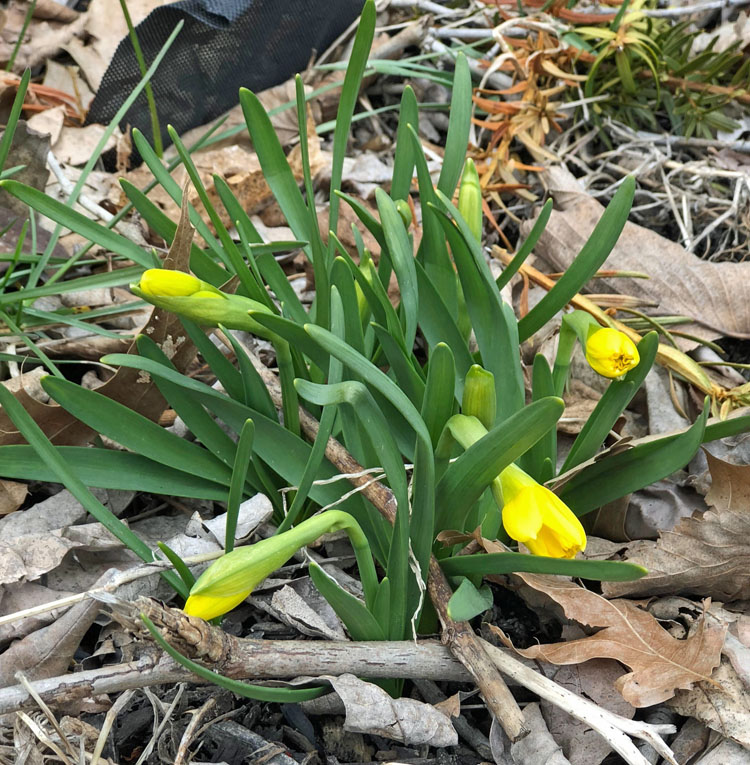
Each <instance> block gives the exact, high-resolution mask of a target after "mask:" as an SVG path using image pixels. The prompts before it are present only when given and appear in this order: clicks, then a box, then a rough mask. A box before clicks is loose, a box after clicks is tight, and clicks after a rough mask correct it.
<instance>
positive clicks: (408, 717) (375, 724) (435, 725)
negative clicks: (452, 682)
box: [322, 674, 458, 747]
mask: <svg viewBox="0 0 750 765" xmlns="http://www.w3.org/2000/svg"><path fill="white" fill-rule="evenodd" d="M322 679H324V680H327V681H328V682H329V683H330V684H331V685H332V686H333V688H334V690H335V691H336V693H338V695H339V696H340V697H341V700H342V701H343V702H344V707H345V708H346V720H345V721H344V728H345V729H346V730H349V731H353V732H355V733H374V734H375V735H377V736H383V737H384V738H389V739H391V740H392V741H401V742H403V743H404V744H407V745H409V746H417V745H420V744H428V745H429V746H435V747H445V746H456V744H458V734H457V733H456V731H455V729H454V727H453V724H452V723H451V721H450V719H449V718H448V717H446V716H445V715H444V714H443V713H442V712H439V711H438V710H437V709H435V707H433V706H432V705H431V704H426V703H424V702H423V701H416V700H415V699H408V698H401V699H394V698H391V696H390V695H389V694H388V693H387V692H386V691H384V690H383V689H382V688H380V687H379V686H377V685H374V684H373V683H366V682H364V680H360V679H359V678H357V677H355V676H354V675H348V674H347V675H340V676H339V677H333V676H323V678H322Z"/></svg>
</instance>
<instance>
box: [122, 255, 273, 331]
mask: <svg viewBox="0 0 750 765" xmlns="http://www.w3.org/2000/svg"><path fill="white" fill-rule="evenodd" d="M130 289H131V291H132V292H133V293H135V294H136V295H138V297H141V298H143V299H144V300H147V301H148V302H149V303H152V304H153V305H155V306H157V307H158V308H163V309H165V310H167V311H172V313H176V314H178V315H179V316H184V317H185V318H187V319H190V320H191V321H194V322H196V324H201V325H203V326H209V327H218V326H219V324H221V325H223V326H225V327H227V328H228V329H244V330H246V331H247V332H252V333H253V334H255V335H258V337H262V338H265V339H268V337H269V335H270V333H269V331H268V330H267V329H266V328H265V327H263V326H262V325H261V324H259V323H258V322H257V321H255V319H253V318H252V317H251V316H250V315H249V311H260V312H262V313H270V311H269V309H268V307H267V306H265V305H263V304H262V303H259V302H258V301H257V300H251V299H250V298H247V297H243V296H241V295H228V294H226V293H225V292H222V291H221V290H219V289H217V288H216V287H214V286H213V284H209V283H208V282H204V281H203V280H202V279H199V278H198V277H197V276H193V275H192V274H186V273H184V272H182V271H172V270H170V269H168V268H150V269H148V270H147V271H144V272H143V275H142V276H141V280H140V281H139V282H138V284H131V285H130Z"/></svg>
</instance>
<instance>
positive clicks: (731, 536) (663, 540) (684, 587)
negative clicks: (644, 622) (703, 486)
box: [602, 452, 750, 601]
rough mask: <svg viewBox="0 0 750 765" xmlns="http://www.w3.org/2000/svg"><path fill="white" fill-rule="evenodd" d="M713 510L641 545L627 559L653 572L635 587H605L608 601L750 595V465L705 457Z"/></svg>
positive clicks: (615, 584) (621, 584)
mask: <svg viewBox="0 0 750 765" xmlns="http://www.w3.org/2000/svg"><path fill="white" fill-rule="evenodd" d="M706 459H707V460H708V467H709V471H710V472H711V477H712V485H711V489H710V490H709V492H708V493H707V494H706V503H707V504H708V505H709V507H711V508H712V509H710V510H708V511H706V512H705V513H703V514H702V515H698V514H696V515H693V516H692V517H691V518H683V519H682V520H681V521H680V522H679V523H678V524H677V525H676V526H675V527H674V529H672V531H662V532H660V537H659V540H658V541H657V542H651V541H648V540H640V541H638V542H634V543H633V544H631V545H629V546H628V548H627V560H628V561H629V562H631V563H637V564H639V565H641V566H645V567H646V568H647V569H648V571H649V573H648V575H647V576H645V577H643V578H642V579H639V580H638V581H637V582H605V583H603V585H602V588H603V591H604V594H605V595H607V596H608V597H618V596H622V595H649V596H653V595H664V594H678V593H679V594H689V595H698V596H700V597H712V598H716V599H718V600H723V601H729V600H737V599H742V598H746V597H747V593H748V592H749V591H750V466H749V465H732V464H731V463H729V462H724V461H723V460H720V459H718V458H717V457H714V456H712V455H711V454H709V453H708V452H706Z"/></svg>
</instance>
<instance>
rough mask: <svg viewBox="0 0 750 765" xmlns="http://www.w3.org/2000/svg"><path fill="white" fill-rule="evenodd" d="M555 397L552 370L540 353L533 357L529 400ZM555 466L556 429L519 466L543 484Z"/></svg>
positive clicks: (542, 438)
mask: <svg viewBox="0 0 750 765" xmlns="http://www.w3.org/2000/svg"><path fill="white" fill-rule="evenodd" d="M554 395H555V385H554V382H553V380H552V370H551V369H550V368H549V364H548V363H547V359H545V358H544V356H543V355H542V354H541V353H537V354H536V356H535V357H534V366H533V367H532V372H531V400H532V401H539V400H540V399H542V398H546V397H547V396H554ZM556 464H557V428H550V429H549V430H548V431H547V432H546V433H545V434H544V435H543V436H542V437H541V438H540V439H539V440H538V441H537V442H536V443H535V444H534V445H533V446H532V447H531V448H530V449H529V450H528V451H527V452H526V453H525V454H524V455H523V458H522V459H521V460H520V461H519V465H520V466H521V467H522V468H523V469H524V470H525V471H526V472H527V473H528V474H529V475H530V476H531V477H532V478H534V479H535V480H536V481H539V483H544V482H545V481H548V480H549V479H550V478H552V476H553V475H554V469H555V465H556Z"/></svg>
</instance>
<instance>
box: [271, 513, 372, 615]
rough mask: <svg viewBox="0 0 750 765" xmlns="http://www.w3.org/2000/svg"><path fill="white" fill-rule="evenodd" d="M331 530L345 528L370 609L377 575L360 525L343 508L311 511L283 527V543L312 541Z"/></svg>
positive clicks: (310, 542) (298, 544)
mask: <svg viewBox="0 0 750 765" xmlns="http://www.w3.org/2000/svg"><path fill="white" fill-rule="evenodd" d="M333 531H346V533H347V536H348V537H349V541H350V542H351V544H352V547H353V548H354V556H355V557H356V559H357V567H358V568H359V576H360V579H361V581H362V589H363V590H364V594H365V604H366V605H367V607H368V608H369V609H370V610H372V608H373V606H374V604H375V596H376V594H377V591H378V577H377V574H376V572H375V564H374V562H373V559H372V552H371V551H370V544H369V542H368V541H367V536H366V535H365V533H364V532H363V531H362V528H361V527H360V525H359V524H358V523H357V521H355V520H354V518H353V517H352V516H351V515H349V513H345V512H344V511H343V510H326V511H325V512H323V513H320V514H319V515H313V517H312V518H308V519H307V520H306V521H302V523H300V524H298V525H297V526H294V527H293V528H291V529H289V530H288V531H285V532H284V534H283V536H284V537H285V539H284V544H285V546H286V545H289V546H294V547H296V548H297V549H300V548H302V547H306V546H307V545H309V544H312V543H313V542H314V541H315V540H316V539H318V538H319V537H321V536H322V535H323V534H329V533H331V532H333Z"/></svg>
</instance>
